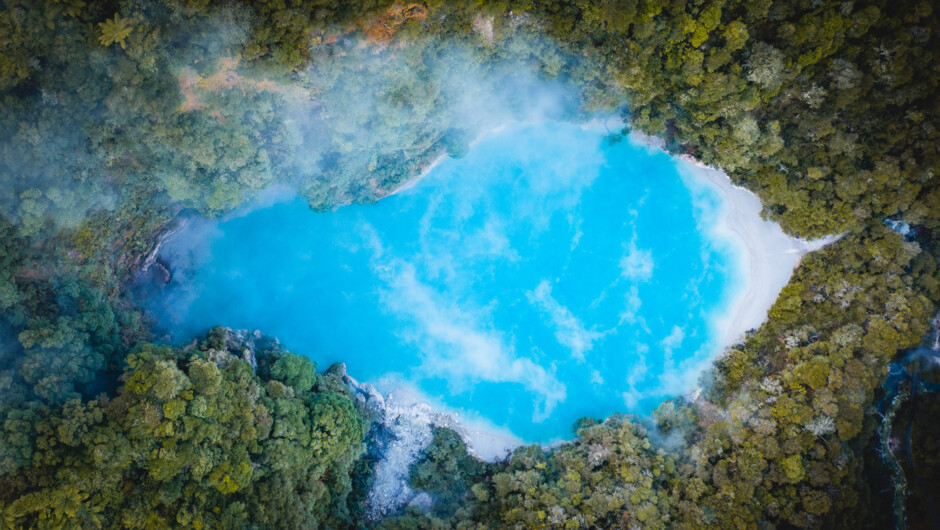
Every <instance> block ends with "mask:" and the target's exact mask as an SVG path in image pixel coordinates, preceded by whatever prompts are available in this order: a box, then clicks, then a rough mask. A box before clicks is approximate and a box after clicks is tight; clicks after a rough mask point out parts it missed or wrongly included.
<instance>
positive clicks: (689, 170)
mask: <svg viewBox="0 0 940 530" xmlns="http://www.w3.org/2000/svg"><path fill="white" fill-rule="evenodd" d="M680 158H681V159H682V162H680V164H679V172H680V174H681V175H682V176H683V178H687V179H695V180H698V181H699V182H703V183H706V184H707V185H709V186H711V187H712V188H713V189H715V190H717V191H718V192H719V193H720V194H721V196H722V199H723V202H724V205H723V209H724V211H723V215H722V219H721V221H720V222H719V223H718V225H716V226H715V227H714V230H715V233H716V235H718V236H719V237H725V238H727V237H731V238H736V239H737V240H738V241H739V243H740V244H741V245H742V246H743V250H744V252H742V253H741V259H742V263H741V265H740V267H739V270H740V271H742V273H743V274H744V275H745V278H744V282H743V283H744V285H746V288H745V289H743V290H742V292H741V293H739V294H738V296H737V297H735V298H736V299H734V300H733V301H732V302H731V304H730V305H729V311H728V313H727V314H726V316H725V317H724V318H723V319H722V321H721V322H719V324H718V326H719V329H720V330H721V331H722V336H723V340H722V344H723V345H724V347H728V346H731V345H733V344H734V343H735V342H736V341H738V340H740V339H741V338H742V336H743V335H744V334H745V333H746V332H747V331H748V330H751V329H756V328H758V327H760V325H761V324H763V323H764V322H765V321H766V320H767V312H768V311H769V310H770V306H772V305H773V303H774V302H775V301H776V300H777V296H778V295H779V294H780V291H781V289H783V288H784V287H785V286H786V285H787V283H789V281H790V277H791V276H792V275H793V271H794V269H796V267H797V266H798V265H799V264H800V259H802V257H803V256H805V255H806V254H807V253H809V252H812V251H814V250H819V249H821V248H823V247H825V246H826V245H828V244H830V243H832V242H834V241H836V240H837V239H838V238H839V236H828V237H824V238H821V239H814V240H811V241H807V240H804V239H800V238H795V237H790V236H788V235H787V234H786V233H784V231H783V229H782V228H780V225H778V224H777V223H774V222H771V221H766V220H764V219H763V218H761V216H760V212H761V210H762V206H761V202H760V199H758V197H757V195H754V194H753V193H751V192H750V191H748V190H746V189H744V188H741V187H738V186H735V185H734V184H732V183H731V179H730V178H728V175H726V174H725V173H724V172H723V171H720V170H717V169H714V168H710V167H706V166H704V165H702V164H701V163H699V162H698V161H696V160H694V159H692V158H691V157H680ZM694 185H695V184H694V183H690V187H691V186H694Z"/></svg>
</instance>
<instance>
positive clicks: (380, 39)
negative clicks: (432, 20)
mask: <svg viewBox="0 0 940 530" xmlns="http://www.w3.org/2000/svg"><path fill="white" fill-rule="evenodd" d="M427 17H428V8H427V6H426V5H424V4H401V3H398V2H396V3H394V4H392V5H391V6H390V7H389V8H388V9H386V10H385V11H384V12H382V13H378V14H373V15H371V16H369V17H367V18H365V19H362V20H360V21H358V22H359V26H360V28H361V29H362V32H363V33H364V34H365V36H366V41H367V42H370V43H373V44H383V45H387V44H388V43H389V42H391V41H392V37H394V36H395V31H396V30H397V29H398V27H399V26H401V25H402V24H404V23H405V22H407V21H408V20H424V19H426V18H427Z"/></svg>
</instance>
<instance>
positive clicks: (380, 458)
mask: <svg viewBox="0 0 940 530" xmlns="http://www.w3.org/2000/svg"><path fill="white" fill-rule="evenodd" d="M343 380H344V381H345V382H346V384H347V386H349V389H350V391H351V392H352V394H353V395H354V396H355V397H356V400H357V401H358V402H359V404H360V406H362V407H364V408H366V409H367V410H368V411H370V412H371V413H373V414H374V416H375V421H374V422H373V424H372V426H371V428H370V429H369V432H368V434H367V435H366V444H367V446H368V448H369V449H368V452H369V454H370V456H371V457H372V459H373V460H374V461H375V465H374V466H373V475H372V490H371V491H369V495H368V497H367V499H366V516H367V517H368V518H369V519H370V520H373V521H374V520H378V519H381V518H382V517H385V516H387V515H388V514H391V513H393V512H395V511H397V510H399V509H401V508H402V507H404V506H406V505H409V504H410V505H414V506H419V507H421V506H427V507H429V506H430V505H431V503H432V502H433V501H432V499H431V497H430V496H428V495H427V494H426V493H424V492H420V491H415V490H413V489H412V488H411V487H409V486H408V474H409V472H410V470H411V466H412V464H414V463H415V462H416V461H417V460H418V458H419V457H420V456H421V452H422V451H424V449H425V448H427V446H428V445H430V443H431V441H432V440H433V438H434V429H435V428H447V429H451V430H453V431H455V432H457V433H458V434H459V435H460V437H461V438H463V439H464V441H465V442H467V443H468V444H469V436H468V433H467V431H466V429H465V428H464V427H463V426H462V425H460V423H459V422H458V421H457V420H456V419H455V418H453V417H452V416H451V415H449V414H445V413H441V412H435V411H434V410H433V409H432V408H431V406H430V405H428V404H426V403H412V404H398V403H396V402H395V399H394V396H393V395H391V394H390V395H388V396H387V397H386V396H383V395H382V394H381V393H380V392H379V391H378V390H376V389H375V387H373V386H372V385H369V384H363V383H359V382H358V381H356V380H355V379H353V378H352V377H350V376H349V375H348V374H346V373H345V366H344V367H343Z"/></svg>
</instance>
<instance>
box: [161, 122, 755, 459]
mask: <svg viewBox="0 0 940 530" xmlns="http://www.w3.org/2000/svg"><path fill="white" fill-rule="evenodd" d="M606 134H607V132H606V131H605V130H603V129H602V128H586V129H585V128H581V127H579V126H576V125H570V124H558V123H546V124H540V125H526V126H514V127H510V128H506V129H504V130H502V131H500V132H498V133H494V134H491V135H488V136H486V137H485V138H483V139H482V140H481V141H479V142H478V143H477V144H476V145H475V146H473V147H472V148H471V149H470V151H469V153H468V154H467V156H466V157H464V158H462V159H459V160H445V161H444V162H442V163H441V164H440V165H439V166H437V167H436V168H435V169H433V170H432V171H431V172H430V173H429V174H428V175H427V176H425V177H424V178H423V179H421V180H420V181H419V182H418V183H417V184H416V185H415V186H413V187H412V188H410V189H408V190H406V191H403V192H401V193H399V194H396V195H394V196H391V197H388V198H386V199H383V200H381V201H379V202H378V203H377V204H372V205H356V206H347V207H343V208H340V209H339V210H337V211H336V212H332V213H327V214H318V213H315V212H313V211H310V210H309V209H308V208H307V207H306V206H305V204H304V202H303V201H301V200H295V201H290V202H282V203H278V204H274V205H272V206H268V207H264V208H261V209H256V210H253V211H250V212H247V213H246V214H244V215H242V216H239V217H234V218H231V219H229V220H226V221H224V222H221V223H218V224H213V225H209V228H208V229H204V230H202V231H201V232H200V235H199V237H200V238H201V239H202V240H201V241H199V242H198V244H196V245H193V243H192V241H187V239H186V237H185V236H179V237H177V238H174V239H173V240H171V241H170V242H168V244H167V246H166V247H165V250H164V254H165V255H167V256H168V257H170V258H171V259H172V256H173V255H174V254H176V255H179V254H180V253H182V252H183V250H185V249H189V250H192V249H196V250H198V252H196V254H198V256H197V257H196V259H195V260H194V261H193V263H192V268H191V270H189V271H188V272H187V274H185V275H182V274H177V280H175V281H174V282H173V283H171V285H170V286H169V287H168V288H167V289H166V290H165V292H163V294H162V295H160V297H158V298H155V299H152V300H150V302H149V306H150V307H151V308H152V309H153V310H154V312H155V314H156V315H157V316H158V318H159V320H160V321H161V323H162V324H163V325H165V326H167V327H172V328H173V329H174V330H175V339H176V340H179V341H183V340H186V339H188V338H189V337H191V336H192V335H194V334H197V333H200V332H202V331H204V330H206V329H207V328H209V327H211V326H214V325H225V326H230V327H234V328H248V329H260V330H262V331H263V332H265V333H267V334H271V335H274V336H277V337H279V338H280V339H281V341H282V342H283V343H284V344H285V345H287V346H288V347H289V348H290V349H292V350H294V351H297V352H301V353H304V354H306V355H308V356H310V357H311V358H312V359H313V360H314V361H315V362H317V363H318V364H319V365H320V366H321V367H326V366H327V365H329V364H330V363H333V362H337V361H343V362H345V363H346V364H347V366H348V370H349V372H350V374H352V375H353V376H355V377H356V378H358V379H359V380H361V381H372V382H378V386H379V389H380V390H383V391H393V390H394V388H392V387H394V386H396V385H397V384H399V383H401V382H406V383H408V384H409V385H413V386H414V387H415V388H417V389H418V390H419V391H420V392H422V393H424V394H425V395H426V396H427V398H428V399H429V400H430V401H432V402H434V403H435V404H437V405H439V406H443V407H446V408H449V409H452V410H457V411H461V412H462V413H463V414H464V415H470V416H471V417H478V418H481V419H483V420H485V421H487V422H489V423H491V424H492V425H494V426H498V427H502V428H507V429H509V430H511V431H512V432H513V433H514V434H516V435H517V436H519V437H521V438H523V439H524V440H526V441H529V442H550V441H553V440H557V439H563V438H570V437H571V425H572V423H573V422H574V421H575V420H577V419H578V418H580V417H582V416H593V417H604V416H607V415H609V414H611V413H613V412H635V413H648V412H649V411H651V410H652V409H653V408H655V407H656V406H657V405H658V404H659V403H660V402H661V401H662V399H663V398H664V397H667V396H672V395H676V394H677V393H681V392H684V391H687V390H688V389H689V386H690V383H691V382H694V381H695V380H696V378H697V376H698V375H699V374H698V370H699V369H700V367H701V363H702V362H703V360H707V359H708V358H710V357H711V356H713V355H714V354H716V353H717V352H718V349H719V348H720V344H719V340H720V330H718V329H716V326H715V320H716V319H717V318H718V317H719V316H720V315H722V314H724V313H725V312H726V311H727V310H728V309H729V308H728V304H729V301H730V299H731V297H732V294H733V293H735V292H736V291H737V290H738V289H740V287H741V285H739V281H738V280H737V279H736V278H738V277H739V276H740V275H739V274H738V271H737V270H736V267H737V266H738V265H737V264H738V263H739V262H740V261H739V257H740V256H738V255H737V254H736V252H737V250H735V249H736V248H737V247H736V246H735V245H733V244H732V243H731V242H729V241H716V240H711V239H710V238H711V237H712V236H709V235H708V233H709V230H708V229H709V227H708V226H707V224H708V223H710V222H714V221H715V218H716V217H717V216H716V215H714V212H715V211H716V209H717V208H720V206H721V201H720V198H719V196H718V195H717V193H716V192H715V191H712V190H711V189H710V188H705V189H698V190H697V191H695V192H694V196H693V192H692V191H690V190H689V188H687V187H686V186H685V185H684V184H683V181H682V179H681V178H680V177H679V174H678V171H677V165H676V164H677V163H680V162H677V161H676V160H675V159H673V158H671V157H669V156H668V155H666V154H663V153H658V152H654V151H651V150H649V149H647V148H645V147H643V146H635V145H632V144H630V143H629V142H626V141H624V142H620V143H615V144H611V143H609V142H607V141H606V140H605V135H606ZM189 250H187V252H188V251H189ZM180 278H182V279H180ZM396 381H397V383H396Z"/></svg>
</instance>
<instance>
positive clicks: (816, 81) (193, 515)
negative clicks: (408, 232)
mask: <svg viewBox="0 0 940 530" xmlns="http://www.w3.org/2000/svg"><path fill="white" fill-rule="evenodd" d="M938 16H940V15H938V13H936V12H935V10H934V8H933V6H932V5H931V3H930V2H928V1H908V0H899V1H893V2H888V1H884V0H882V1H869V2H844V1H840V2H831V1H825V0H813V1H810V0H788V1H784V0H777V1H774V0H751V1H740V0H701V1H695V0H688V1H682V0H675V1H670V2H665V3H663V2H656V1H652V0H616V1H615V0H603V1H586V0H564V1H562V0H559V1H545V2H531V1H525V0H523V1H519V2H513V1H492V2H489V1H486V2H483V1H480V2H451V1H441V0H431V1H429V2H427V3H411V4H403V3H394V4H393V3H390V2H388V1H387V0H363V1H352V2H338V1H332V0H315V1H303V2H302V1H300V0H270V1H265V0H241V1H233V2H227V3H224V4H219V5H216V4H215V3H212V2H209V1H208V0H113V1H104V2H85V1H82V0H4V1H3V2H2V3H0V131H2V132H0V526H2V527H4V528H6V527H9V528H20V527H42V528H45V527H82V528H86V527H87V528H94V527H127V528H151V527H163V526H185V527H197V528H203V527H211V528H221V527H253V528H254V527H272V528H312V527H318V526H319V527H324V528H340V527H355V526H360V525H366V524H371V523H366V522H365V521H363V520H362V518H361V516H360V513H359V510H360V508H361V506H359V504H360V503H361V495H357V494H356V491H355V490H356V488H357V487H358V488H361V487H364V486H363V484H367V482H368V479H367V475H368V472H367V470H365V471H364V470H363V469H362V467H363V466H362V465H361V463H362V460H361V459H359V460H358V461H357V458H358V457H359V455H360V454H361V453H362V450H363V448H362V445H361V444H362V439H363V434H364V429H365V428H366V427H367V425H366V423H367V422H366V421H365V420H364V419H363V418H362V417H361V416H362V414H360V412H358V411H357V410H356V409H355V407H354V406H353V402H352V401H351V399H350V398H349V396H348V395H347V391H346V390H345V388H344V386H343V384H342V381H341V379H340V378H339V377H338V375H336V374H334V373H330V372H328V373H326V374H316V373H315V371H314V367H313V365H312V364H310V363H309V362H308V361H307V360H306V358H305V357H299V356H294V355H291V354H288V353H287V352H284V351H283V350H282V349H281V348H279V347H277V345H276V344H275V343H273V342H272V341H270V340H267V339H258V341H260V342H258V346H257V348H256V347H255V346H254V344H255V343H256V342H257V341H249V340H248V339H246V338H244V337H236V336H233V335H231V334H230V333H227V332H225V331H224V330H216V331H214V332H212V333H210V334H209V335H208V336H207V337H203V338H201V339H198V340H196V341H195V342H194V343H193V344H191V345H188V346H186V347H182V348H169V347H164V346H157V345H154V344H151V343H152V342H154V341H155V339H156V337H153V336H151V333H150V331H149V329H148V325H147V321H146V318H145V316H143V315H142V313H141V311H140V309H139V308H138V307H137V306H136V304H135V302H134V300H133V299H132V297H131V296H130V295H129V293H128V290H127V288H126V284H127V281H128V280H129V279H130V278H131V276H132V275H133V274H134V272H135V271H136V270H137V269H138V268H139V267H140V265H141V264H142V263H143V262H144V261H145V260H146V259H147V257H148V256H149V255H150V253H151V251H152V249H153V246H154V244H155V241H156V240H157V239H158V237H159V235H160V234H161V233H162V232H163V231H164V230H165V229H166V227H167V226H168V223H170V221H171V219H173V217H174V216H175V215H176V214H178V213H179V212H180V211H182V210H183V209H195V210H196V211H198V212H199V213H201V214H203V215H207V216H218V215H221V214H224V213H225V212H228V211H231V210H232V209H233V208H235V207H237V206H239V205H242V204H245V203H246V202H248V201H250V200H251V199H252V198H254V197H257V196H258V195H259V194H261V193H262V192H263V191H264V190H268V189H272V188H274V187H282V188H287V189H289V190H296V191H297V192H298V193H300V194H302V195H303V196H305V197H306V198H307V199H308V200H309V202H310V205H311V207H313V208H315V209H317V210H322V211H328V210H331V209H333V208H336V207H339V206H342V205H344V204H348V203H350V202H369V201H375V200H378V199H380V198H382V197H384V196H386V195H388V194H389V193H391V192H392V191H394V190H395V189H396V188H397V187H398V186H400V185H401V184H402V183H403V182H405V181H407V180H408V179H409V178H410V177H413V176H414V175H416V174H418V173H419V172H420V171H421V170H422V169H423V168H425V167H426V166H427V165H428V164H429V163H430V161H432V160H433V159H435V158H437V157H438V156H440V155H442V154H452V155H457V156H459V155H460V154H462V153H463V152H465V151H466V149H467V147H468V144H469V142H470V141H472V140H473V139H474V138H475V137H476V136H477V135H478V134H479V133H480V132H481V131H483V130H485V129H487V128H488V127H492V126H494V125H498V124H499V123H500V122H501V121H505V120H507V119H512V118H518V119H526V118H528V117H532V116H540V117H548V118H555V119H569V120H582V119H589V118H591V117H593V116H596V115H605V114H608V113H611V112H620V113H621V114H622V115H623V117H624V121H625V127H626V128H629V127H632V128H636V129H638V130H641V131H643V132H645V133H648V134H653V135H657V136H660V137H662V138H664V139H665V140H666V142H667V146H668V148H669V149H670V150H671V151H673V152H675V153H682V154H690V155H693V156H695V157H696V158H698V159H699V160H701V161H703V162H705V163H707V164H711V165H714V166H718V167H721V168H723V169H724V170H726V171H727V172H728V173H729V175H731V177H732V178H733V179H734V180H735V182H737V183H739V184H742V185H744V186H746V187H748V188H749V189H751V190H753V191H755V192H756V193H757V194H758V195H759V196H760V198H761V200H762V202H763V204H764V206H765V210H764V213H765V215H766V216H767V217H768V218H771V219H773V220H775V221H778V222H779V223H780V224H781V225H782V226H783V227H784V229H785V230H787V231H788V232H789V233H791V234H794V235H800V236H806V237H809V236H819V235H823V234H832V233H841V234H845V235H844V237H843V238H842V239H841V240H840V241H839V242H838V243H836V244H834V245H832V246H830V247H828V248H826V249H824V250H822V251H819V252H817V253H814V254H811V255H809V256H808V257H807V258H806V259H805V260H804V262H803V263H802V265H801V266H800V268H799V269H798V270H797V272H796V273H795V275H794V277H793V279H792V280H791V282H790V284H789V285H788V286H787V287H786V288H784V290H783V292H782V293H781V294H780V297H779V298H778V300H777V302H776V303H775V305H774V306H773V308H772V309H771V312H770V319H769V321H768V322H767V323H766V324H765V325H763V326H762V327H761V328H760V329H759V330H756V331H755V332H754V333H752V334H750V335H749V336H748V337H747V339H746V340H745V341H744V342H742V343H741V344H738V345H736V346H735V347H734V348H732V349H731V350H730V351H729V352H727V354H726V355H724V356H722V357H721V358H720V359H719V361H718V362H717V364H716V366H715V368H714V370H713V372H712V373H711V374H709V375H708V376H707V380H706V383H707V385H706V386H707V391H706V392H705V393H704V395H703V396H701V397H700V398H699V399H698V400H696V401H694V402H685V401H681V400H677V401H669V402H666V403H664V404H663V405H662V406H661V407H660V409H659V410H658V411H657V412H656V413H655V414H654V417H653V419H652V420H642V419H639V418H632V417H626V416H614V417H611V418H607V419H606V420H603V419H596V420H592V419H584V420H582V421H580V422H579V424H578V425H577V426H576V429H577V434H578V439H577V441H575V442H573V443H571V444H567V445H564V446H562V447H559V448H557V449H554V450H551V451H543V450H542V449H541V448H539V447H525V448H520V449H518V450H517V451H516V452H515V453H514V454H513V455H512V457H511V458H510V459H509V460H508V461H507V462H504V463H498V464H484V463H481V462H479V461H477V460H475V459H473V458H471V457H469V456H467V454H466V448H465V447H464V445H463V442H462V441H461V440H460V439H459V438H457V437H455V436H454V435H453V433H449V431H440V432H438V433H437V435H436V437H435V441H434V443H433V444H432V446H431V447H430V448H429V449H428V451H427V452H426V454H425V456H424V457H423V458H422V460H421V461H420V462H419V463H418V464H417V465H416V466H415V468H414V469H413V473H412V483H413V485H414V486H415V487H417V488H420V489H423V490H426V491H428V492H430V493H432V495H433V496H434V497H435V498H436V499H437V502H436V504H435V505H434V506H433V508H432V509H431V510H430V511H428V512H418V511H409V512H407V513H403V514H400V515H399V516H397V517H393V518H391V519H388V520H386V521H382V522H378V523H375V524H377V525H380V526H384V527H387V528H447V527H460V528H488V527H511V528H543V527H545V528H592V527H601V528H628V527H643V528H647V527H649V528H656V527H680V528H693V527H694V528H698V527H708V526H711V527H715V528H771V527H801V528H803V527H810V528H812V527H826V528H843V527H844V528H861V527H885V526H890V525H891V524H893V521H892V505H891V499H890V496H888V497H887V498H886V497H885V495H883V494H880V490H882V489H891V484H890V479H889V478H887V477H886V475H885V471H884V470H883V469H881V462H880V459H879V458H878V455H877V454H876V453H875V449H874V448H875V447H876V443H877V430H878V427H879V420H880V418H879V416H878V414H877V412H876V407H875V404H876V403H877V401H878V400H879V399H880V398H881V384H882V382H883V380H884V378H885V375H886V371H887V366H888V363H889V362H890V361H891V360H892V359H893V358H894V357H895V356H896V355H897V354H898V353H899V352H900V351H903V350H905V349H908V348H912V347H915V346H917V345H918V344H920V343H921V341H922V340H923V336H924V334H925V333H926V332H927V330H928V328H929V325H928V321H929V320H930V318H932V316H933V315H935V314H936V312H937V304H938V303H940V272H938V260H940V246H938V245H937V230H938V229H940V185H938V182H937V178H936V172H937V171H938V169H940V167H938V165H940V155H938V148H940V136H938V131H937V127H938V124H940V121H938V118H940V91H938V83H940V61H938V58H940V57H938V55H940V45H938V38H937V36H936V35H934V34H933V31H937V30H940V24H938ZM468 94H469V95H468ZM545 94H549V95H550V96H551V97H550V98H549V99H550V100H551V101H552V104H551V105H546V104H545V101H544V99H543V98H542V95H545ZM496 95H498V96H499V97H494V96H496ZM625 131H626V129H625ZM886 218H891V219H903V220H904V221H906V222H908V223H910V224H911V225H913V226H914V228H915V230H914V235H913V236H909V237H902V236H901V235H899V234H897V233H895V232H893V231H892V230H890V229H888V228H887V227H885V226H884V223H883V221H884V220H885V219H886ZM246 352H253V353H251V354H247V353H246ZM301 353H304V354H307V355H310V356H312V357H314V358H316V354H317V352H301ZM253 359H254V360H253ZM253 363H254V364H256V368H255V369H253V368H254V366H253ZM930 399H933V398H924V399H923V400H922V401H921V402H920V404H919V405H918V407H920V408H918V409H916V410H907V409H903V410H902V411H901V412H900V413H899V414H900V415H901V416H903V417H905V418H906V417H907V416H905V415H914V414H920V415H924V414H925V413H927V411H930V410H935V409H936V406H937V405H936V403H935V402H933V401H930ZM916 421H917V424H918V425H923V424H924V423H929V420H926V421H925V420H916ZM917 432H919V433H920V432H921V431H917ZM918 436H920V437H921V438H918V439H917V440H915V447H916V449H915V450H913V451H912V453H913V458H914V459H917V468H918V469H920V470H926V469H932V468H935V467H936V465H937V464H936V462H935V461H933V460H934V459H935V455H934V452H931V451H930V449H929V448H930V447H934V446H935V444H936V440H935V439H930V438H929V437H928V438H924V437H923V434H922V433H921V434H918ZM930 444H933V445H930ZM905 465H908V464H905ZM931 466H932V467H931ZM910 467H911V466H909V465H908V468H909V469H910ZM920 476H925V475H924V473H923V471H920ZM924 491H928V492H929V491H930V488H926V489H924V488H918V489H917V492H914V494H913V495H912V497H913V498H912V499H911V503H910V506H911V510H910V512H909V520H908V524H909V526H911V527H912V528H929V527H930V525H931V524H935V522H934V523H931V522H930V521H931V520H930V514H929V511H930V508H929V507H930V506H931V505H932V504H936V503H938V502H940V499H936V498H935V499H934V500H933V501H930V500H929V498H927V499H925V497H930V495H931V494H930V493H926V494H925V493H923V492H924ZM938 493H940V487H933V488H932V495H934V496H936V495H937V494H938Z"/></svg>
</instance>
